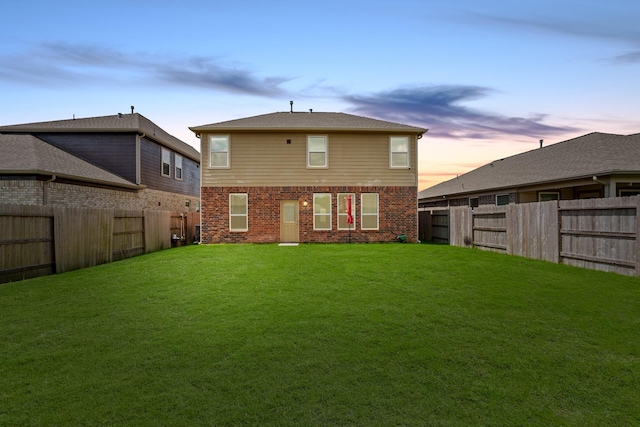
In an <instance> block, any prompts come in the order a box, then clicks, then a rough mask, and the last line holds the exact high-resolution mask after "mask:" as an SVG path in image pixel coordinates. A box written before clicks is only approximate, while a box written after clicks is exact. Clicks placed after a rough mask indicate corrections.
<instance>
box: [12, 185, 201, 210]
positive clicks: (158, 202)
mask: <svg viewBox="0 0 640 427" xmlns="http://www.w3.org/2000/svg"><path fill="white" fill-rule="evenodd" d="M186 200H189V206H186V203H185V202H186ZM198 201H199V197H194V196H189V195H182V194H176V193H168V192H166V191H159V190H150V189H144V190H139V191H119V190H113V189H106V188H97V187H87V186H82V185H74V184H63V183H59V182H49V183H46V184H45V183H44V182H43V181H36V180H24V181H20V180H13V181H0V204H24V205H40V206H42V205H47V206H67V207H75V208H98V209H162V210H172V211H178V212H194V211H195V210H196V207H197V202H198Z"/></svg>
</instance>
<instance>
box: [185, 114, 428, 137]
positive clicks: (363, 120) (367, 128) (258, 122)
mask: <svg viewBox="0 0 640 427" xmlns="http://www.w3.org/2000/svg"><path fill="white" fill-rule="evenodd" d="M189 129H191V130H192V131H193V132H196V133H200V132H206V131H217V132H220V131H222V132H233V131H283V130H300V131H312V132H328V131H349V132H405V133H416V134H423V133H425V132H426V131H427V129H423V128H419V127H415V126H409V125H403V124H400V123H393V122H387V121H384V120H377V119H371V118H368V117H362V116H355V115H352V114H346V113H324V112H317V113H316V112H304V113H303V112H285V113H270V114H263V115H259V116H253V117H247V118H244V119H237V120H229V121H226V122H220V123H212V124H208V125H202V126H193V127H190V128H189Z"/></svg>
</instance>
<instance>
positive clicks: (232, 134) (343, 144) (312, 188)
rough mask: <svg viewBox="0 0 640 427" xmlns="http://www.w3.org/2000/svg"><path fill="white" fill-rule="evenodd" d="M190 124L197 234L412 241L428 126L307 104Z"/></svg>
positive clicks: (225, 238)
mask: <svg viewBox="0 0 640 427" xmlns="http://www.w3.org/2000/svg"><path fill="white" fill-rule="evenodd" d="M190 129H191V130H192V131H193V132H195V133H196V134H197V135H198V136H199V137H200V141H201V152H202V165H203V166H202V189H201V197H202V212H201V223H202V229H201V233H202V234H201V239H202V242H203V243H218V242H348V241H354V242H356V241H357V242H379V241H393V240H396V239H397V237H398V236H399V235H402V234H404V235H406V237H407V240H408V241H412V242H415V241H416V240H417V231H418V230H417V185H418V168H417V165H418V162H417V154H418V148H417V146H418V139H420V138H421V137H422V134H423V133H425V132H426V131H427V130H426V129H422V128H419V127H414V126H408V125H403V124H398V123H391V122H386V121H381V120H375V119H371V118H366V117H360V116H354V115H350V114H344V113H323V112H311V111H310V112H308V113H307V112H304V113H302V112H284V113H271V114H265V115H260V116H255V117H248V118H243V119H238V120H231V121H226V122H221V123H214V124H210V125H203V126H195V127H192V128H190ZM348 200H350V201H351V214H352V218H353V223H349V221H348V213H349V212H348V207H347V201H348Z"/></svg>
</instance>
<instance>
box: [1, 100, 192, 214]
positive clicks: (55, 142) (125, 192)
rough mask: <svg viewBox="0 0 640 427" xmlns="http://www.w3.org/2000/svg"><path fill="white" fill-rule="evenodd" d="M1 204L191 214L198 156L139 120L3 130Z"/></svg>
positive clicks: (113, 117)
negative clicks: (151, 210)
mask: <svg viewBox="0 0 640 427" xmlns="http://www.w3.org/2000/svg"><path fill="white" fill-rule="evenodd" d="M0 154H1V155H0V187H1V188H2V190H3V191H2V193H1V195H0V203H7V204H9V203H20V204H35V205H61V206H74V207H92V208H119V209H162V210H177V211H185V212H186V211H194V210H196V209H197V208H198V207H199V202H200V153H199V152H198V151H197V150H196V149H195V148H193V147H191V146H190V145H188V144H186V143H185V142H183V141H181V140H179V139H178V138H176V137H174V136H172V135H169V134H168V133H167V132H165V131H164V130H163V129H162V128H160V127H159V126H157V125H156V124H155V123H153V122H152V121H151V120H149V119H147V118H146V117H144V116H142V115H141V114H138V113H132V114H114V115H110V116H101V117H91V118H82V119H70V120H58V121H51V122H39V123H28V124H18V125H8V126H0Z"/></svg>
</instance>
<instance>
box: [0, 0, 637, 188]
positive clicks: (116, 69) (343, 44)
mask: <svg viewBox="0 0 640 427" xmlns="http://www.w3.org/2000/svg"><path fill="white" fill-rule="evenodd" d="M2 11H3V14H2V15H3V24H2V26H0V94H1V96H0V124H1V125H8V124H17V123H29V122H38V121H49V120H60V119H68V118H72V117H73V116H74V115H75V117H78V118H80V117H92V116H102V115H108V114H116V113H118V112H122V113H126V112H130V106H131V105H134V106H135V109H136V112H139V113H141V114H143V115H144V116H146V117H147V118H149V119H151V120H153V121H154V122H155V123H156V124H158V125H159V126H161V127H162V128H164V129H165V130H167V131H168V132H169V133H171V134H173V135H175V136H177V137H178V138H180V139H182V140H183V141H185V142H187V143H189V144H191V145H194V146H195V147H196V148H199V141H198V140H197V139H196V138H195V136H194V135H193V134H192V133H191V132H190V131H189V130H188V126H195V125H202V124H207V123H215V122H219V121H224V120H230V119H236V118H241V117H248V116H253V115H257V114H265V113H271V112H274V111H288V110H289V100H293V101H294V103H295V104H294V109H296V110H299V111H306V110H308V109H310V108H312V109H313V110H314V111H342V112H347V113H352V114H360V115H364V116H369V117H374V118H380V119H385V120H391V121H397V122H401V123H406V124H413V125H418V126H422V127H426V128H428V129H429V132H428V133H427V134H426V135H425V137H424V138H422V139H421V140H420V145H419V151H420V154H419V171H420V189H424V188H426V187H428V186H430V185H434V184H436V183H437V182H441V181H443V180H446V179H450V178H452V177H455V176H456V175H457V174H462V173H464V172H466V171H468V170H470V169H473V168H475V167H477V166H480V165H482V164H485V163H488V162H490V161H492V160H494V159H497V158H503V157H506V156H509V155H513V154H517V153H521V152H524V151H528V150H530V149H535V148H537V147H538V146H539V142H538V141H539V140H540V139H544V140H545V144H551V143H555V142H559V141H562V140H566V139H569V138H573V137H576V136H580V135H583V134H585V133H589V132H593V131H598V132H610V133H622V134H631V133H638V132H640V123H639V122H640V117H639V114H638V113H640V108H639V105H638V103H639V102H640V82H639V81H638V76H640V26H638V22H640V5H638V4H637V2H635V1H631V0H606V1H604V0H603V1H589V0H585V1H577V0H576V1H574V0H566V1H565V0H555V1H547V0H543V1H535V2H533V1H528V0H524V1H517V2H514V1H502V0H492V1H490V2H489V1H485V2H479V1H471V0H468V1H467V0H464V1H456V0H447V1H444V0H442V1H439V0H434V1H428V0H422V1H413V0H396V1H394V2H382V1H379V2H376V1H371V0H369V1H360V0H355V1H348V0H341V1H334V0H325V1H322V2H301V1H292V0H291V1H289V0H271V1H269V2H258V1H247V0H235V1H233V2H217V1H199V0H183V1H180V2H175V1H171V2H170V1H163V0H154V1H149V0H138V1H135V2H131V1H121V0H110V1H99V0H96V1H92V2H87V1H68V0H59V1H55V2H53V1H42V0H40V1H35V0H22V1H20V2H10V4H7V5H3V6H2Z"/></svg>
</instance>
